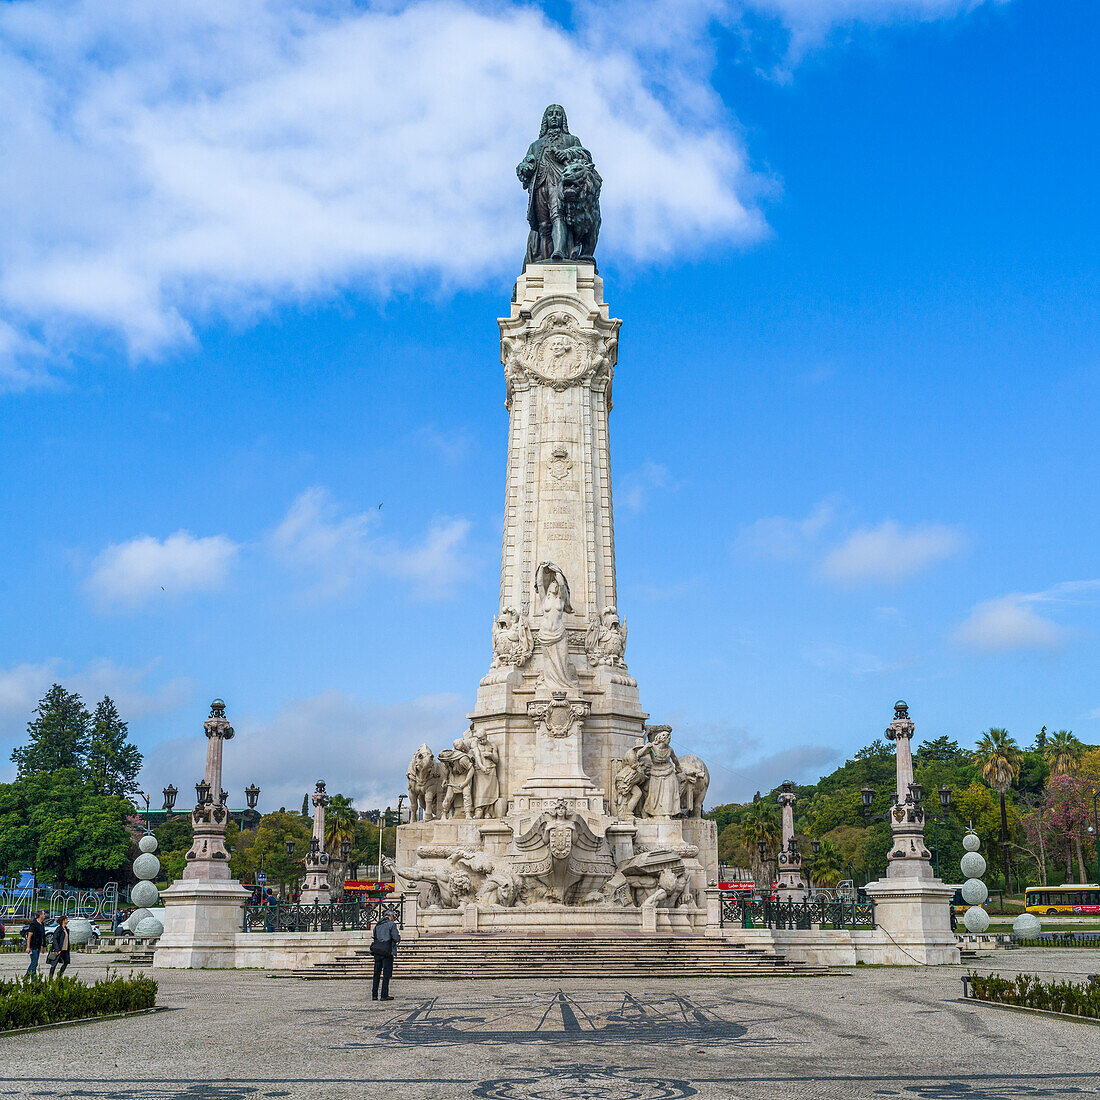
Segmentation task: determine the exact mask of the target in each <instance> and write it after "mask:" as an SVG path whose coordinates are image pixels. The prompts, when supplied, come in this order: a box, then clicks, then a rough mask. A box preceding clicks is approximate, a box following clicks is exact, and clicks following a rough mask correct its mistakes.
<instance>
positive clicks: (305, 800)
mask: <svg viewBox="0 0 1100 1100" xmlns="http://www.w3.org/2000/svg"><path fill="white" fill-rule="evenodd" d="M302 817H308V818H310V819H312V818H313V811H312V810H310V808H309V795H308V794H304V795H302Z"/></svg>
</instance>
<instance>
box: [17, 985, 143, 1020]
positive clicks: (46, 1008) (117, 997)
mask: <svg viewBox="0 0 1100 1100" xmlns="http://www.w3.org/2000/svg"><path fill="white" fill-rule="evenodd" d="M156 1000H157V983H156V982H155V981H153V979H152V978H112V977H110V975H108V976H107V977H106V978H104V979H102V980H101V981H98V982H96V983H95V985H86V984H85V983H84V982H82V981H80V979H79V978H66V977H64V976H62V977H60V978H51V979H49V980H46V981H43V980H38V981H36V980H35V979H33V978H25V979H20V980H19V981H14V982H0V1031H10V1030H11V1029H12V1028H17V1027H35V1026H37V1025H39V1024H56V1023H59V1022H61V1021H62V1020H83V1019H87V1018H89V1017H92V1016H110V1015H111V1014H112V1013H115V1012H134V1011H135V1010H137V1009H141V1008H152V1007H153V1006H154V1005H155V1004H156Z"/></svg>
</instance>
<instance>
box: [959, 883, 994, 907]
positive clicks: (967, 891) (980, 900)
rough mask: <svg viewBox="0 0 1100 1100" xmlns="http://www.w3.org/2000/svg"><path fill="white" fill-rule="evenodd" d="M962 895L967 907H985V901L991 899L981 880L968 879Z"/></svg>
mask: <svg viewBox="0 0 1100 1100" xmlns="http://www.w3.org/2000/svg"><path fill="white" fill-rule="evenodd" d="M960 893H961V894H962V896H963V901H965V902H966V904H967V905H984V904H985V899H986V898H988V897H989V891H988V890H987V889H986V885H985V883H984V882H982V880H981V879H980V878H968V879H967V880H966V882H964V883H963V884H962V890H961V891H960Z"/></svg>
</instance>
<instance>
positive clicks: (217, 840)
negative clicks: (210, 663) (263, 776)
mask: <svg viewBox="0 0 1100 1100" xmlns="http://www.w3.org/2000/svg"><path fill="white" fill-rule="evenodd" d="M203 728H204V730H205V732H206V737H207V742H206V773H205V776H204V780H203V782H204V783H205V785H206V786H207V788H208V789H207V792H205V793H206V795H207V797H206V799H205V800H201V801H199V802H198V804H197V805H196V806H195V809H194V811H193V812H192V814H191V827H192V831H193V833H194V842H193V844H192V846H191V850H190V851H189V852H188V853H187V866H186V868H185V869H184V872H183V877H182V878H180V879H177V880H176V881H175V882H174V883H172V885H171V886H169V887H168V889H167V890H164V891H163V892H162V893H161V900H162V901H163V903H164V933H163V935H162V936H161V937H160V939H159V940H158V941H157V948H156V952H155V953H154V955H153V965H154V966H157V967H169V968H196V969H197V968H203V967H232V966H235V965H236V938H237V936H238V935H240V934H242V932H243V929H244V910H245V906H246V905H247V904H248V901H249V899H250V898H251V896H252V895H251V892H250V891H248V890H246V889H245V888H244V887H243V886H242V885H241V884H240V883H239V882H237V881H235V880H233V879H231V878H230V871H229V853H228V852H227V851H226V848H225V826H226V824H227V822H228V811H227V810H226V807H225V792H224V791H223V790H222V747H223V745H224V743H225V742H226V741H228V740H230V739H231V738H232V736H233V727H232V726H231V725H230V724H229V722H228V721H227V720H226V717H225V703H223V702H222V700H221V699H215V700H214V702H213V703H211V705H210V717H209V718H208V719H207V720H206V722H205V724H204V726H203Z"/></svg>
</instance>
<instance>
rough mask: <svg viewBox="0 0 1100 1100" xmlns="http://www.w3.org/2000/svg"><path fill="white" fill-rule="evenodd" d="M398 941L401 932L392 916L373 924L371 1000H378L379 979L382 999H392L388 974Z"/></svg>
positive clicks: (390, 972)
mask: <svg viewBox="0 0 1100 1100" xmlns="http://www.w3.org/2000/svg"><path fill="white" fill-rule="evenodd" d="M400 942H401V933H400V931H399V930H398V928H397V924H396V923H395V922H394V920H393V918H392V917H382V919H381V920H380V921H379V922H378V923H377V924H376V925H375V926H374V935H373V936H372V937H371V943H370V953H371V954H372V955H373V956H374V983H373V985H372V986H371V994H370V999H371V1000H372V1001H377V1000H378V982H379V979H381V981H382V1000H383V1001H392V1000H393V998H392V997H391V996H390V975H391V974H392V973H393V957H394V955H395V954H396V953H397V945H398V944H399V943H400Z"/></svg>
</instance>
